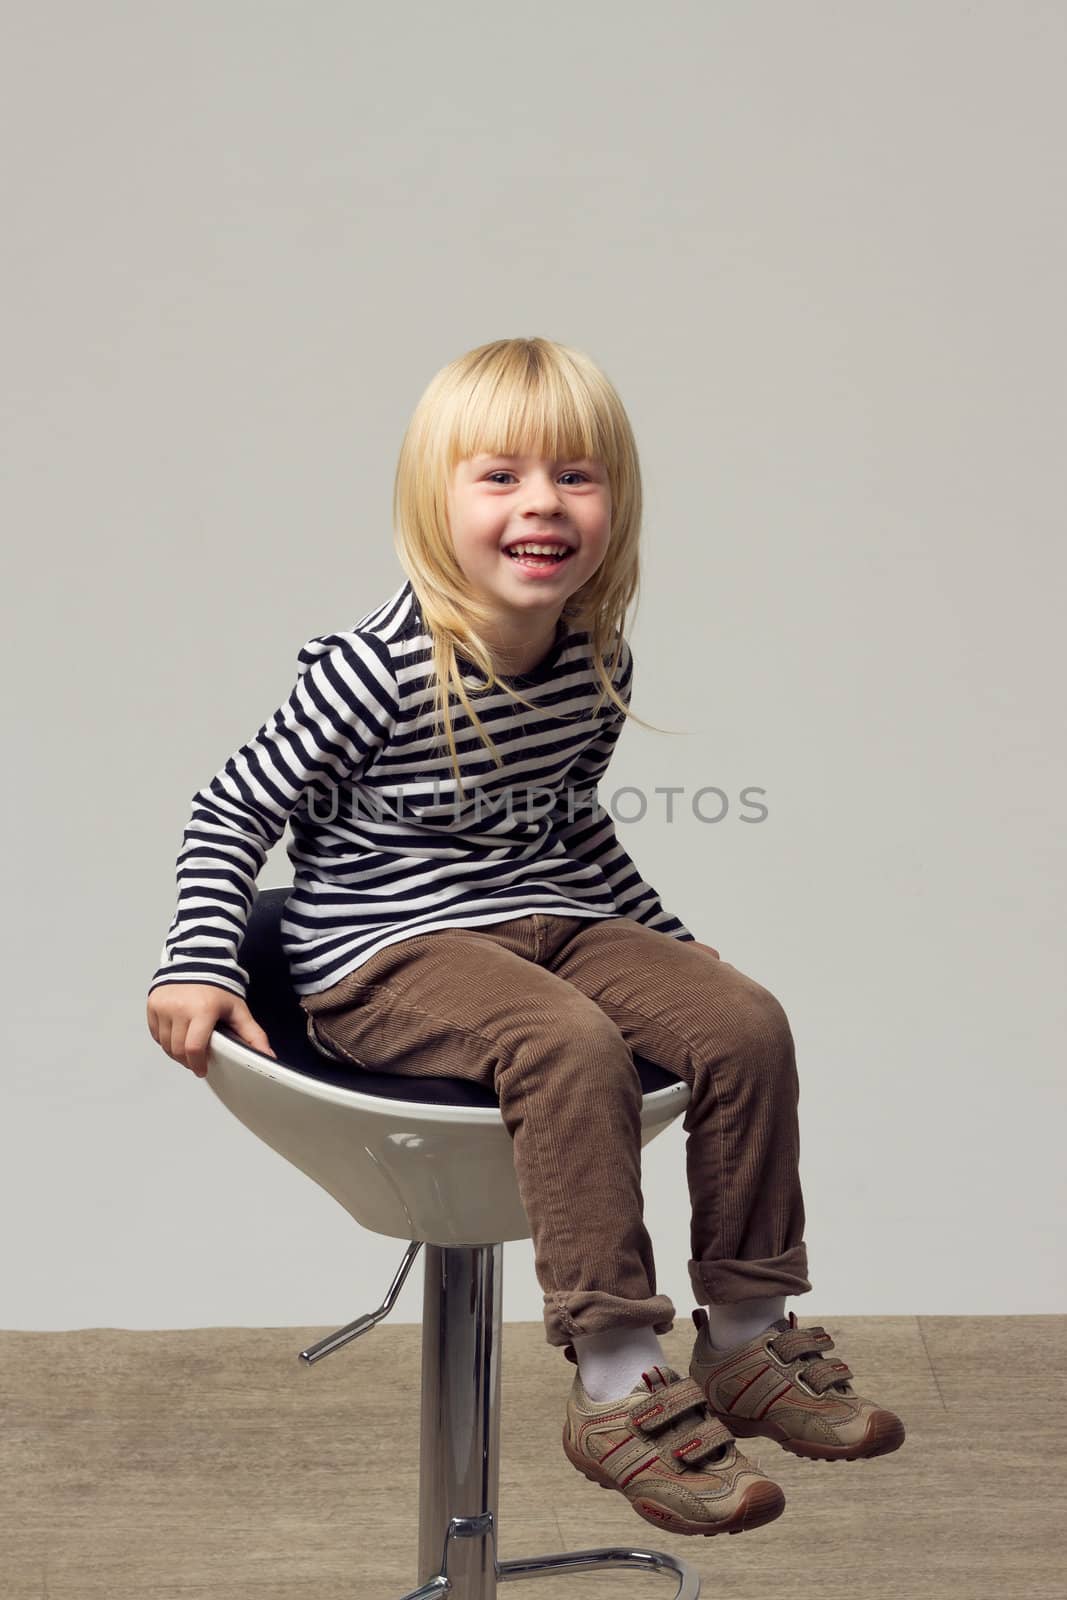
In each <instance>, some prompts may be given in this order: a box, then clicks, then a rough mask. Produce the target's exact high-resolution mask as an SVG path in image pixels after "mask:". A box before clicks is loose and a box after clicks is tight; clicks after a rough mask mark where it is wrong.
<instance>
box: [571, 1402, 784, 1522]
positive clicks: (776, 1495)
mask: <svg viewBox="0 0 1067 1600" xmlns="http://www.w3.org/2000/svg"><path fill="white" fill-rule="evenodd" d="M567 1432H568V1430H567V1426H566V1424H565V1425H564V1429H563V1450H564V1454H565V1455H566V1457H567V1460H568V1461H569V1462H570V1463H571V1465H572V1466H574V1467H577V1469H578V1471H579V1472H580V1473H582V1475H583V1476H584V1477H586V1478H588V1479H589V1482H590V1483H595V1484H596V1485H597V1487H598V1488H600V1489H614V1491H615V1493H616V1494H621V1495H622V1497H623V1499H624V1500H630V1497H629V1495H627V1494H626V1492H625V1490H623V1489H620V1487H619V1485H618V1484H617V1483H616V1481H615V1479H614V1478H611V1477H609V1476H608V1474H607V1473H606V1472H602V1471H600V1470H599V1469H598V1467H597V1464H596V1462H595V1461H588V1460H586V1459H585V1457H583V1456H579V1455H576V1454H575V1452H574V1451H573V1450H572V1448H571V1444H570V1440H569V1439H568V1437H567ZM630 1504H631V1505H632V1506H633V1508H634V1510H635V1511H636V1512H637V1515H638V1516H639V1517H643V1518H644V1519H645V1521H646V1522H651V1523H652V1525H653V1527H656V1528H665V1529H666V1530H667V1532H668V1533H688V1534H697V1535H701V1536H703V1537H704V1538H705V1539H710V1538H712V1537H713V1536H714V1535H715V1534H717V1533H747V1532H748V1531H749V1529H750V1528H761V1527H763V1525H764V1523H767V1522H773V1521H774V1519H775V1518H776V1517H780V1516H781V1514H782V1512H783V1511H784V1510H785V1495H784V1494H783V1493H782V1490H781V1489H780V1488H779V1487H778V1485H777V1484H776V1483H772V1482H771V1481H770V1479H763V1480H762V1481H759V1482H756V1483H752V1484H750V1485H749V1487H748V1488H747V1489H746V1490H745V1492H744V1494H743V1495H742V1497H741V1503H740V1505H739V1506H738V1507H737V1509H736V1511H735V1512H734V1514H733V1516H731V1517H728V1518H726V1519H725V1520H724V1521H723V1522H717V1523H715V1524H714V1525H713V1526H711V1527H709V1526H708V1524H707V1523H705V1522H690V1521H689V1520H688V1518H687V1517H680V1516H679V1515H678V1513H677V1512H676V1511H671V1510H669V1509H668V1508H667V1507H666V1506H661V1505H659V1504H657V1502H656V1501H655V1500H651V1499H645V1498H644V1497H642V1496H640V1495H638V1496H637V1497H636V1498H635V1499H633V1500H630Z"/></svg>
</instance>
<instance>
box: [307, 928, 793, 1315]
mask: <svg viewBox="0 0 1067 1600" xmlns="http://www.w3.org/2000/svg"><path fill="white" fill-rule="evenodd" d="M300 1004H301V1006H302V1007H303V1008H304V1010H305V1012H306V1013H307V1014H308V1036H309V1038H310V1039H311V1041H312V1042H313V1044H315V1045H316V1046H317V1047H318V1048H319V1049H320V1050H322V1051H323V1053H324V1054H333V1053H336V1054H339V1055H340V1056H342V1057H343V1058H345V1059H348V1060H351V1061H352V1062H353V1063H354V1065H355V1066H357V1067H366V1068H368V1069H370V1070H372V1071H374V1072H388V1073H401V1074H403V1075H405V1076H413V1077H435V1076H438V1077H454V1078H470V1079H473V1080H475V1081H476V1082H478V1083H484V1084H487V1085H489V1086H491V1087H492V1088H493V1089H494V1090H495V1091H496V1094H497V1097H498V1099H499V1102H500V1111H501V1115H502V1117H503V1120H504V1123H505V1125H506V1127H507V1130H508V1132H509V1134H510V1135H511V1139H512V1145H513V1151H514V1158H515V1172H516V1177H517V1180H518V1187H519V1195H520V1198H521V1200H522V1204H523V1207H524V1209H525V1211H526V1215H527V1217H528V1219H529V1222H530V1231H531V1235H532V1239H533V1246H534V1265H535V1271H536V1273H537V1278H538V1282H539V1283H540V1285H541V1288H542V1290H543V1291H544V1302H545V1310H544V1317H545V1329H546V1335H547V1340H548V1343H549V1344H550V1345H563V1346H565V1345H567V1344H568V1343H569V1341H570V1340H571V1339H574V1338H576V1337H580V1336H582V1335H585V1334H590V1333H599V1332H601V1331H603V1330H605V1329H608V1328H620V1327H643V1326H651V1327H653V1328H654V1329H655V1331H656V1332H657V1333H667V1332H669V1331H670V1329H671V1327H672V1326H673V1319H674V1315H675V1310H674V1305H673V1303H672V1302H671V1300H669V1299H668V1298H667V1296H666V1295H660V1294H657V1293H656V1268H655V1263H654V1261H653V1256H652V1245H651V1241H650V1239H649V1235H648V1231H647V1229H646V1228H645V1225H644V1199H643V1196H642V1192H641V1134H640V1109H641V1085H640V1081H639V1079H638V1076H637V1072H636V1070H635V1068H634V1063H633V1055H634V1054H635V1053H636V1054H637V1055H640V1056H644V1057H645V1059H646V1060H649V1061H654V1062H655V1063H656V1064H657V1065H658V1066H661V1067H663V1068H664V1070H665V1071H667V1072H670V1073H672V1074H673V1075H674V1076H676V1077H678V1078H682V1079H684V1080H685V1081H686V1082H687V1083H688V1084H689V1086H690V1101H689V1105H688V1107H687V1108H686V1112H685V1115H684V1118H683V1122H682V1126H683V1128H684V1129H685V1131H686V1134H687V1136H688V1137H687V1140H686V1174H687V1182H688V1188H689V1196H690V1203H691V1223H690V1242H691V1255H692V1259H691V1260H690V1262H689V1276H690V1281H691V1284H692V1288H693V1293H694V1295H695V1297H696V1301H697V1304H698V1305H708V1304H711V1303H725V1302H733V1301H738V1300H746V1299H751V1298H754V1297H759V1296H764V1295H798V1294H803V1293H805V1292H806V1291H808V1290H810V1288H811V1284H810V1283H809V1282H808V1279H807V1276H806V1274H807V1250H806V1246H805V1244H804V1241H803V1233H804V1203H803V1199H802V1196H801V1188H800V1179H799V1172H798V1163H799V1155H800V1139H799V1127H798V1116H797V1109H798V1104H799V1098H800V1089H799V1081H798V1077H797V1069H796V1060H795V1054H794V1046H793V1037H792V1033H791V1031H790V1027H789V1023H788V1021H787V1019H786V1015H785V1012H784V1010H783V1009H782V1006H781V1005H780V1003H779V1002H778V1000H776V999H775V997H774V995H772V994H771V993H770V992H769V991H768V990H767V989H764V988H761V986H760V985H759V984H758V983H756V982H755V981H754V980H753V979H752V978H748V977H746V976H745V974H744V973H743V972H740V971H739V970H738V969H737V968H736V967H734V966H731V964H730V963H729V962H728V961H720V960H718V959H717V958H716V957H715V956H713V955H712V954H711V952H710V951H709V950H705V949H701V948H699V947H698V946H696V945H694V944H691V943H688V942H687V941H684V940H680V939H674V938H672V937H671V936H670V935H669V934H664V933H657V932H655V931H654V930H653V929H651V928H646V927H644V926H643V925H642V924H640V923H638V922H634V921H633V920H632V919H631V918H629V917H607V918H599V919H593V918H584V917H561V916H550V915H540V914H539V915H531V916H525V917H518V918H515V919H513V920H511V921H504V922H494V923H490V924H489V925H488V926H486V927H482V928H443V929H438V930H436V931H434V932H432V933H421V934H416V935H415V936H414V937H413V938H410V939H405V940H402V941H400V942H398V943H396V944H392V945H389V946H387V948H386V949H384V950H379V951H378V952H377V953H376V954H375V955H373V956H372V957H371V958H370V960H369V961H367V962H365V963H364V965H363V966H361V967H358V968H357V969H356V971H355V972H353V973H350V974H348V976H347V977H345V978H342V979H341V981H340V982H339V983H337V984H335V985H334V986H333V987H332V988H330V989H326V990H323V991H321V992H320V993H319V994H313V995H302V996H301V997H300Z"/></svg>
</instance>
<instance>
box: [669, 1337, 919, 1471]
mask: <svg viewBox="0 0 1067 1600" xmlns="http://www.w3.org/2000/svg"><path fill="white" fill-rule="evenodd" d="M693 1321H694V1323H695V1324H696V1329H697V1336H696V1339H695V1341H694V1344H693V1357H692V1360H691V1361H690V1363H689V1375H690V1377H691V1378H692V1379H693V1380H694V1382H695V1383H697V1384H699V1386H700V1391H701V1393H702V1394H703V1395H704V1397H705V1398H706V1400H707V1402H708V1407H709V1409H710V1410H711V1412H712V1413H713V1415H714V1416H716V1417H718V1419H719V1420H720V1422H723V1423H725V1425H726V1426H727V1427H728V1428H729V1429H730V1430H731V1432H733V1433H735V1434H737V1435H738V1436H739V1437H740V1438H743V1439H750V1438H753V1437H755V1436H757V1435H759V1436H761V1437H763V1438H765V1439H774V1440H776V1441H777V1442H778V1444H780V1445H781V1446H782V1449H783V1450H788V1451H790V1452H791V1453H792V1454H793V1455H795V1456H805V1457H807V1458H808V1459H809V1460H812V1461H856V1460H858V1459H859V1458H860V1457H865V1456H884V1455H888V1454H889V1452H890V1450H899V1448H900V1446H901V1445H902V1444H903V1443H904V1424H903V1422H901V1420H900V1418H899V1417H898V1416H895V1415H894V1413H893V1412H892V1411H887V1410H886V1408H885V1407H884V1406H879V1405H876V1404H875V1402H874V1401H873V1400H865V1399H864V1398H863V1396H862V1395H860V1394H857V1393H856V1391H855V1389H853V1387H852V1384H851V1383H850V1382H849V1380H850V1378H851V1377H852V1373H851V1372H850V1371H849V1369H848V1367H847V1366H846V1365H845V1363H844V1362H843V1361H827V1360H826V1358H825V1352H827V1351H830V1350H832V1349H833V1348H834V1341H833V1340H832V1339H831V1338H830V1335H829V1334H828V1333H827V1331H826V1329H825V1328H820V1327H816V1328H801V1327H799V1326H798V1325H797V1319H796V1315H795V1313H794V1312H792V1311H791V1312H790V1313H789V1316H788V1317H780V1318H779V1319H778V1321H777V1322H774V1323H772V1324H771V1326H770V1327H769V1328H767V1329H765V1330H764V1332H763V1333H761V1334H758V1335H757V1337H756V1338H755V1339H749V1340H748V1342H747V1343H746V1344H739V1345H735V1346H734V1348H733V1349H731V1350H717V1349H716V1348H715V1347H714V1345H713V1344H712V1343H711V1339H710V1337H709V1334H708V1314H707V1312H706V1311H705V1310H704V1309H703V1308H702V1307H698V1308H697V1310H695V1311H694V1312H693Z"/></svg>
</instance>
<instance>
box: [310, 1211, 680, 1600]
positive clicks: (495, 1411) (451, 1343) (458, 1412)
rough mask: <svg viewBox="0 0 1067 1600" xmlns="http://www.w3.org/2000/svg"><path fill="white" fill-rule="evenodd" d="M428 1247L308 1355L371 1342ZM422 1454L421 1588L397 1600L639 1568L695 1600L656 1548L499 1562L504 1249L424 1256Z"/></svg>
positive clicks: (480, 1593)
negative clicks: (364, 1338)
mask: <svg viewBox="0 0 1067 1600" xmlns="http://www.w3.org/2000/svg"><path fill="white" fill-rule="evenodd" d="M422 1248H423V1245H422V1243H421V1242H420V1241H415V1242H414V1243H412V1244H411V1245H409V1247H408V1249H407V1252H406V1253H405V1256H404V1259H403V1261H402V1262H401V1265H400V1267H399V1269H398V1271H397V1274H396V1276H395V1278H394V1279H393V1282H392V1284H391V1285H390V1287H389V1292H388V1294H387V1295H386V1297H385V1300H384V1301H383V1303H382V1305H381V1306H379V1307H378V1308H377V1310H376V1311H373V1312H371V1313H369V1314H368V1315H367V1316H363V1317H360V1318H358V1319H357V1320H356V1321H355V1322H352V1323H349V1324H348V1326H347V1327H345V1328H341V1329H339V1330H338V1331H337V1332H336V1333H334V1334H331V1335H329V1337H328V1338H326V1339H322V1340H320V1341H319V1343H318V1344H315V1345H312V1346H310V1347H309V1348H308V1349H307V1350H302V1351H301V1352H300V1355H301V1359H302V1360H304V1361H306V1362H308V1363H309V1364H310V1363H313V1362H315V1361H317V1360H320V1359H321V1358H322V1357H323V1356H326V1355H330V1354H331V1353H332V1352H333V1351H335V1350H339V1349H340V1348H341V1346H342V1345H344V1344H347V1343H348V1342H349V1341H350V1340H351V1339H356V1338H358V1337H359V1336H360V1334H363V1333H366V1332H367V1331H368V1330H369V1329H370V1328H372V1327H373V1326H374V1325H375V1323H377V1322H380V1321H381V1319H382V1318H383V1317H384V1316H386V1315H387V1314H388V1312H389V1310H390V1308H391V1307H392V1305H393V1303H394V1301H395V1299H396V1296H397V1294H398V1293H399V1291H400V1288H401V1286H402V1284H403V1282H404V1279H405V1278H406V1277H407V1274H408V1272H409V1270H410V1268H411V1265H412V1263H413V1261H414V1259H415V1256H416V1255H417V1254H418V1252H419V1250H420V1249H422ZM425 1250H426V1256H425V1276H424V1280H423V1313H422V1414H421V1433H420V1444H419V1550H418V1573H419V1580H420V1582H419V1587H418V1588H417V1589H412V1590H410V1591H409V1592H408V1593H407V1594H405V1595H403V1596H400V1597H399V1600H432V1597H434V1596H437V1595H446V1594H448V1595H452V1596H454V1597H455V1600H496V1593H497V1584H498V1583H503V1582H507V1581H510V1580H511V1579H514V1578H537V1577H550V1576H552V1575H553V1574H555V1573H562V1572H582V1571H592V1570H594V1569H598V1568H602V1567H638V1568H641V1569H642V1570H643V1571H646V1572H666V1573H668V1574H670V1575H672V1576H674V1577H675V1578H677V1579H678V1580H679V1581H678V1586H677V1588H676V1589H675V1591H674V1595H673V1597H672V1600H698V1597H699V1595H700V1578H699V1575H698V1574H697V1573H696V1572H695V1571H694V1569H693V1568H692V1567H691V1566H690V1565H689V1564H688V1562H685V1561H681V1560H679V1559H677V1558H676V1557H674V1556H668V1555H663V1554H662V1553H660V1552H659V1551H655V1550H631V1549H628V1548H626V1547H625V1546H604V1547H602V1548H599V1549H593V1550H571V1551H563V1552H560V1553H559V1554H557V1555H548V1556H527V1557H526V1558H525V1559H523V1560H512V1561H500V1560H498V1559H497V1553H496V1536H497V1526H498V1520H499V1518H498V1510H497V1507H498V1501H499V1491H500V1352H501V1326H502V1317H501V1312H502V1282H503V1266H504V1246H503V1245H502V1244H485V1245H470V1246H464V1247H462V1248H456V1247H453V1246H444V1245H434V1244H427V1245H426V1246H425Z"/></svg>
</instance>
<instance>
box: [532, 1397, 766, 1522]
mask: <svg viewBox="0 0 1067 1600" xmlns="http://www.w3.org/2000/svg"><path fill="white" fill-rule="evenodd" d="M563 1448H564V1451H565V1452H566V1454H567V1458H568V1460H570V1461H571V1462H572V1463H573V1464H574V1466H576V1467H577V1468H578V1471H579V1472H582V1473H584V1474H585V1476H586V1477H587V1478H588V1479H589V1480H590V1481H591V1482H592V1483H598V1484H600V1486H601V1488H604V1489H617V1490H619V1492H620V1493H621V1494H624V1495H625V1496H626V1498H627V1500H629V1502H630V1504H631V1505H632V1506H633V1508H634V1510H635V1511H636V1512H637V1514H638V1516H639V1517H644V1519H645V1521H646V1522H651V1523H653V1524H654V1525H655V1526H656V1527H657V1528H666V1529H667V1531H668V1532H670V1533H700V1534H705V1535H711V1534H715V1533H744V1532H745V1531H746V1530H747V1529H748V1528H758V1527H760V1526H761V1525H762V1524H763V1523H765V1522H773V1521H774V1518H775V1517H779V1516H781V1514H782V1512H783V1511H784V1510H785V1495H784V1494H783V1493H782V1491H781V1489H780V1488H779V1487H778V1485H777V1484H776V1483H772V1482H771V1480H770V1479H769V1478H768V1477H767V1476H766V1475H765V1474H764V1473H762V1472H761V1471H760V1470H759V1467H758V1466H753V1464H752V1462H751V1461H749V1460H748V1459H747V1458H746V1457H745V1456H743V1455H742V1454H741V1452H740V1451H739V1450H738V1448H737V1445H736V1442H735V1440H734V1438H733V1435H732V1434H731V1433H730V1431H729V1430H728V1429H727V1428H725V1427H723V1425H722V1423H721V1422H717V1421H716V1420H715V1418H714V1417H712V1416H711V1415H710V1414H709V1412H708V1407H707V1404H706V1402H705V1400H704V1396H703V1395H702V1394H701V1392H700V1389H699V1388H698V1387H697V1385H696V1384H695V1383H694V1382H693V1380H692V1378H684V1377H682V1376H681V1374H679V1373H677V1372H675V1371H674V1369H673V1368H672V1367H659V1366H656V1367H653V1369H652V1371H651V1372H644V1373H642V1375H641V1382H640V1383H637V1384H635V1385H634V1387H633V1389H631V1391H630V1393H629V1394H628V1395H624V1396H623V1397H622V1398H621V1399H618V1400H599V1401H598V1400H590V1398H589V1396H588V1395H587V1394H586V1392H585V1390H584V1389H583V1387H582V1380H581V1375H580V1373H576V1374H575V1378H574V1383H573V1384H572V1386H571V1392H570V1395H569V1396H568V1399H567V1420H566V1422H565V1423H564V1425H563Z"/></svg>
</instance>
